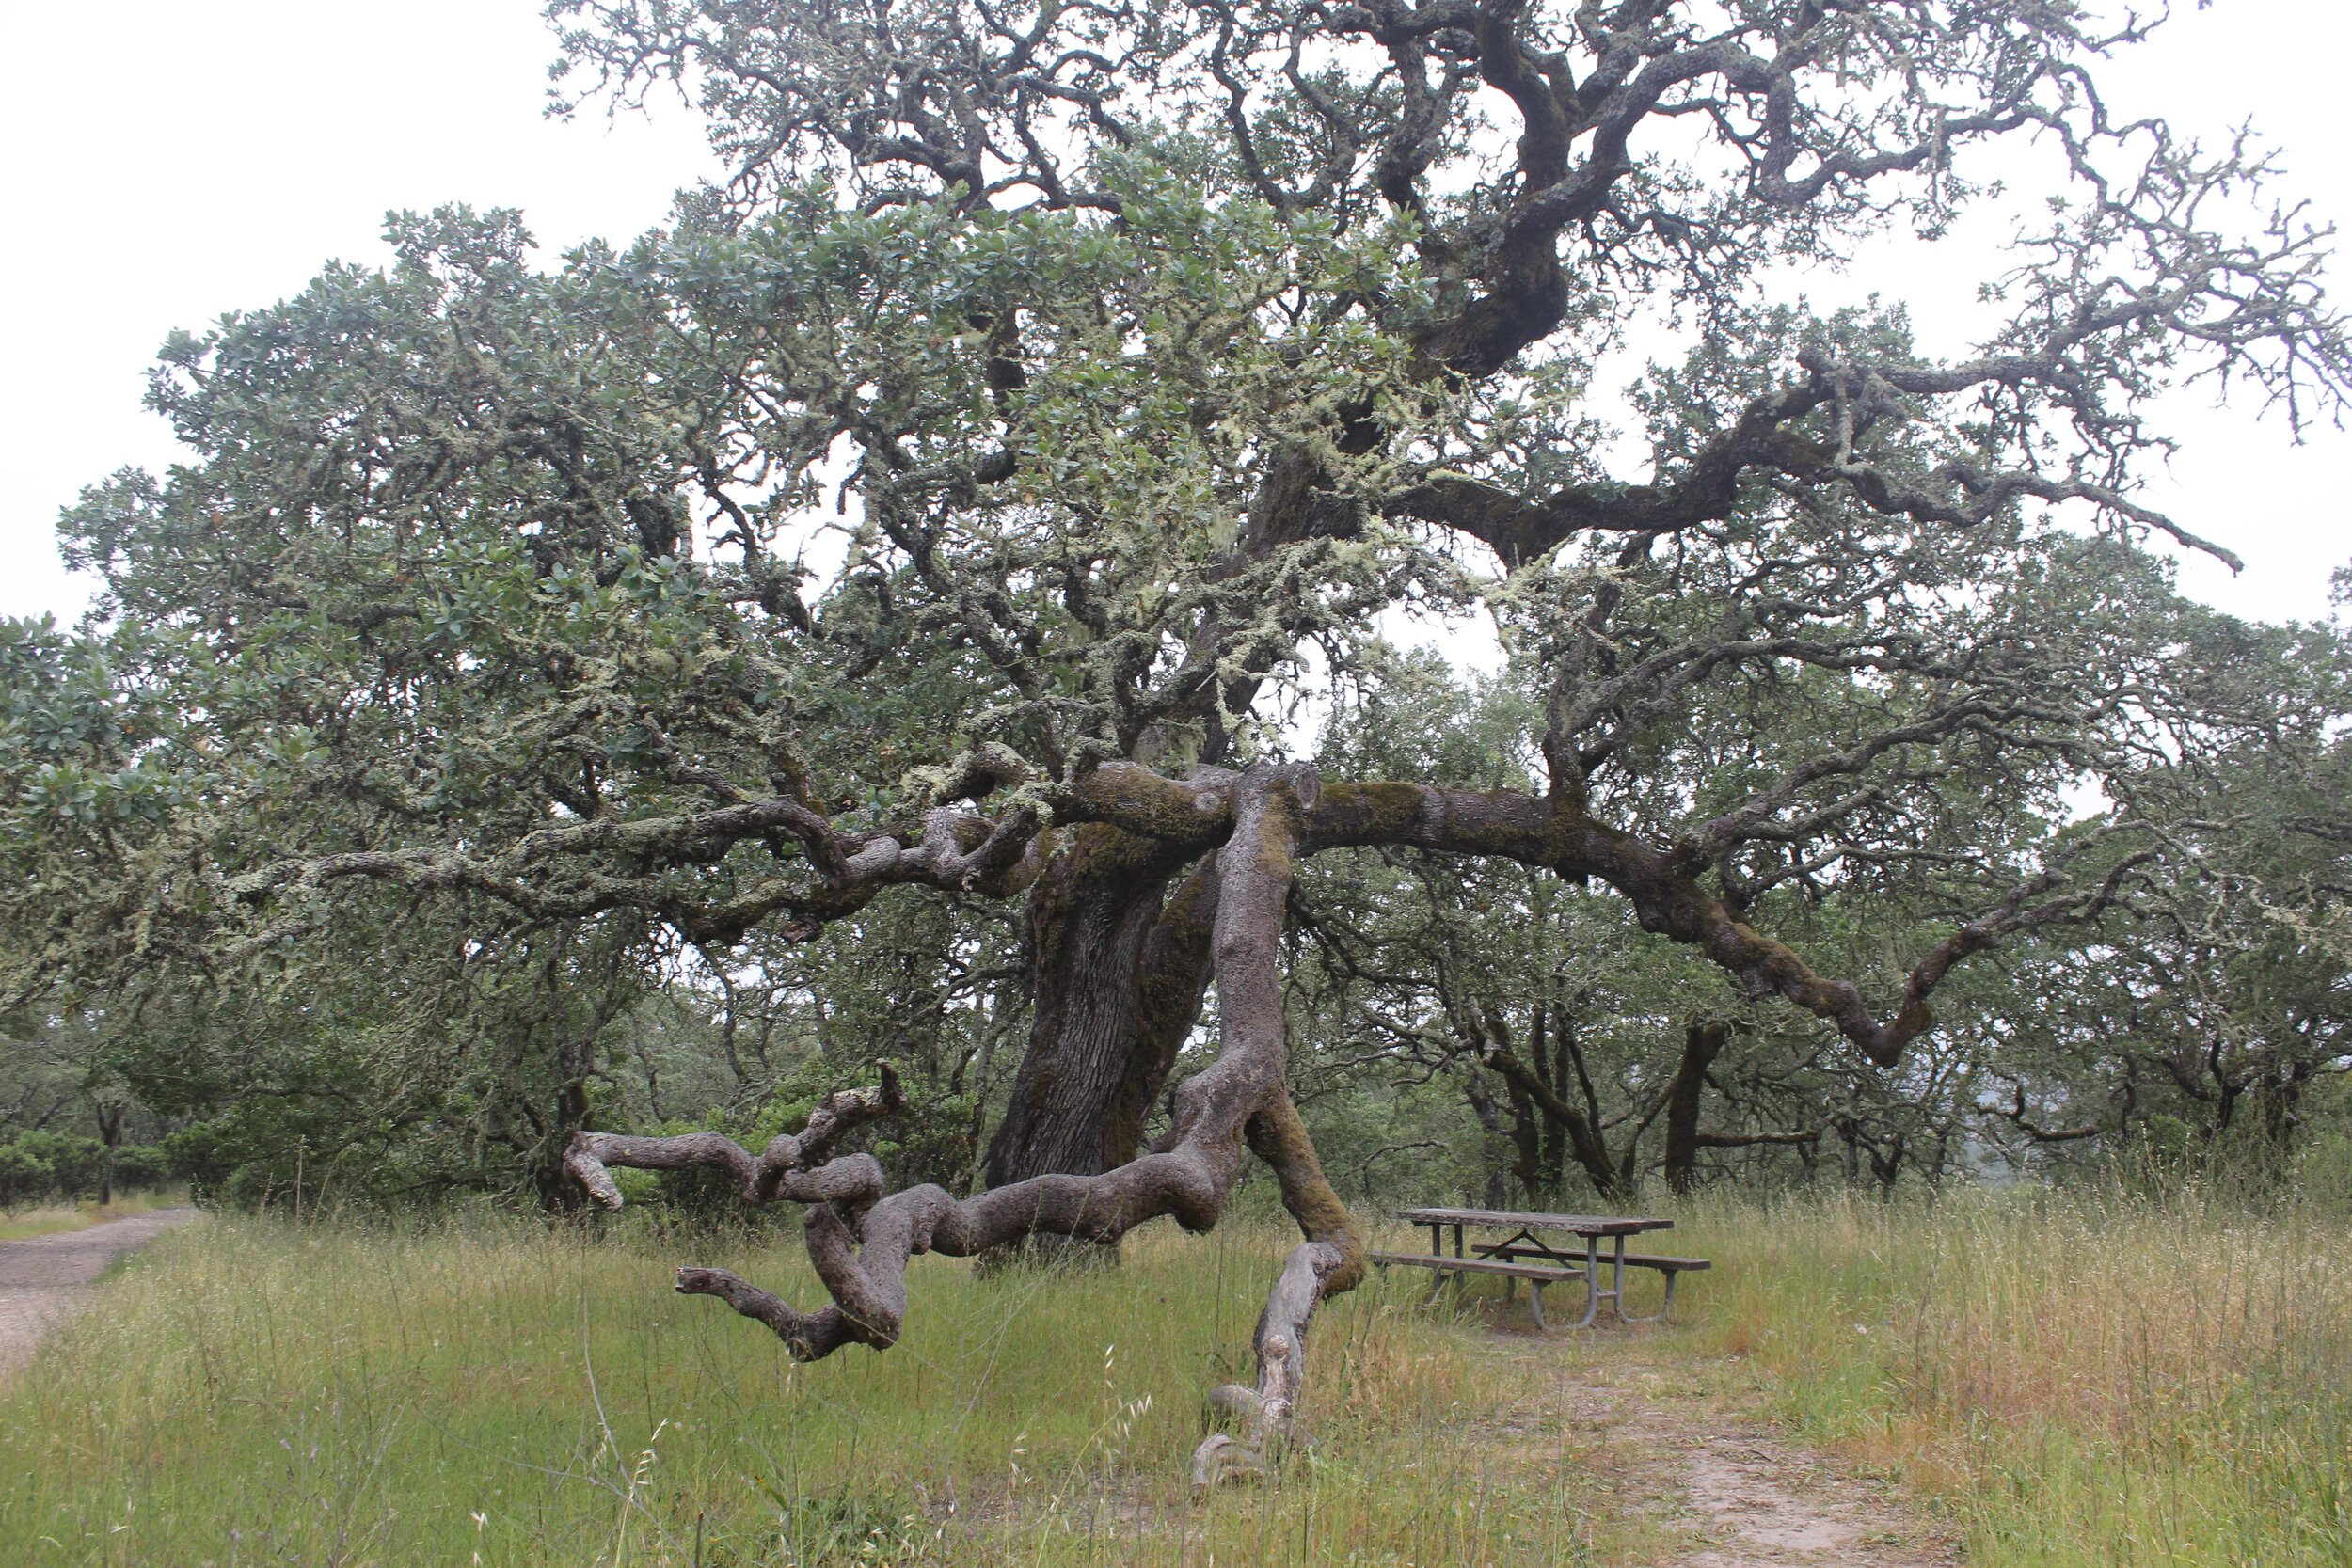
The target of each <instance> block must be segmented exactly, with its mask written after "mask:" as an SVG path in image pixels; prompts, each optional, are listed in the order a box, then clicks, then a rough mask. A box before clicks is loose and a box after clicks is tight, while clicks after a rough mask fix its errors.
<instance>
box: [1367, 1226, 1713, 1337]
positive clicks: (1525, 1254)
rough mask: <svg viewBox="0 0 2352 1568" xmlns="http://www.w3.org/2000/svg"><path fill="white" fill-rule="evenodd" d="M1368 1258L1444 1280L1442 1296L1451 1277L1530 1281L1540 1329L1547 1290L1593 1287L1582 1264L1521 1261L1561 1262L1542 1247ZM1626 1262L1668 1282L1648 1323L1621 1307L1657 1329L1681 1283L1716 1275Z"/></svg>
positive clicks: (1678, 1263)
mask: <svg viewBox="0 0 2352 1568" xmlns="http://www.w3.org/2000/svg"><path fill="white" fill-rule="evenodd" d="M1364 1256H1365V1258H1366V1259H1367V1260H1369V1261H1371V1262H1373V1263H1376V1264H1380V1265H1383V1266H1391V1265H1398V1266H1403V1267H1406V1268H1415V1269H1428V1270H1431V1271H1433V1272H1434V1273H1436V1275H1438V1291H1442V1290H1444V1289H1445V1286H1446V1277H1445V1276H1446V1275H1456V1276H1460V1275H1473V1274H1486V1275H1499V1276H1501V1277H1502V1279H1503V1280H1505V1281H1506V1282H1516V1281H1518V1280H1521V1279H1524V1280H1526V1281H1527V1282H1528V1290H1527V1309H1528V1311H1529V1312H1530V1313H1531V1314H1532V1315H1533V1316H1534V1319H1535V1326H1536V1327H1537V1328H1540V1329H1549V1327H1550V1325H1549V1324H1548V1323H1545V1322H1544V1287H1545V1286H1547V1285H1561V1284H1565V1283H1566V1282H1567V1281H1569V1280H1572V1279H1573V1280H1579V1281H1582V1282H1583V1283H1584V1284H1585V1286H1586V1289H1587V1290H1588V1291H1589V1290H1590V1288H1591V1284H1592V1282H1591V1281H1589V1280H1586V1279H1585V1278H1584V1265H1583V1264H1582V1263H1581V1262H1580V1263H1576V1264H1574V1265H1568V1266H1563V1265H1561V1264H1559V1263H1549V1264H1544V1263H1523V1262H1520V1261H1519V1259H1522V1258H1557V1257H1558V1256H1559V1254H1557V1253H1550V1252H1546V1251H1544V1250H1543V1249H1542V1248H1540V1247H1527V1246H1501V1247H1496V1248H1494V1249H1492V1250H1491V1251H1488V1252H1486V1253H1484V1254H1482V1255H1481V1256H1479V1257H1476V1258H1447V1257H1444V1256H1442V1255H1441V1254H1438V1253H1427V1252H1368V1253H1366V1254H1365V1255H1364ZM1617 1261H1619V1259H1617V1258H1616V1257H1615V1256H1613V1255H1604V1256H1603V1257H1602V1258H1601V1259H1600V1263H1601V1266H1602V1267H1603V1268H1607V1267H1608V1266H1610V1265H1611V1264H1613V1263H1615V1262H1617ZM1623 1261H1624V1263H1625V1266H1626V1267H1627V1268H1629V1269H1655V1270H1656V1271H1657V1272H1658V1273H1660V1274H1661V1275H1665V1276H1666V1299H1665V1300H1664V1301H1663V1302H1661V1304H1660V1305H1659V1307H1658V1310H1657V1311H1655V1312H1652V1313H1650V1314H1649V1315H1647V1316H1646V1317H1640V1318H1636V1317H1632V1316H1629V1315H1628V1314H1627V1312H1626V1310H1625V1303H1624V1302H1623V1301H1622V1300H1620V1301H1619V1302H1618V1303H1617V1317H1618V1319H1619V1321H1621V1322H1624V1323H1656V1322H1657V1321H1658V1320H1659V1319H1661V1318H1663V1317H1664V1316H1665V1315H1666V1314H1667V1313H1668V1312H1671V1311H1673V1310H1674V1304H1675V1281H1676V1280H1677V1279H1679V1278H1680V1277H1681V1276H1682V1275H1685V1274H1696V1273H1698V1272H1699V1271H1700V1270H1702V1269H1711V1268H1713V1267H1714V1266H1715V1265H1714V1264H1713V1263H1711V1262H1709V1261H1708V1259H1704V1258H1667V1257H1664V1256H1661V1255H1659V1254H1654V1253H1640V1252H1629V1253H1627V1254H1626V1255H1625V1257H1624V1259H1623ZM1430 1300H1431V1301H1433V1302H1434V1301H1436V1300H1437V1291H1432V1292H1431V1293H1430ZM1590 1316H1591V1315H1590V1313H1589V1312H1588V1313H1587V1314H1586V1317H1587V1321H1590Z"/></svg>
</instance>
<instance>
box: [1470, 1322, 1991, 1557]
mask: <svg viewBox="0 0 2352 1568" xmlns="http://www.w3.org/2000/svg"><path fill="white" fill-rule="evenodd" d="M1495 1339H1496V1341H1497V1343H1498V1344H1499V1345H1500V1346H1501V1347H1502V1348H1503V1351H1504V1354H1509V1355H1511V1356H1512V1357H1513V1358H1514V1359H1515V1360H1519V1361H1522V1362H1524V1363H1525V1365H1526V1366H1527V1368H1528V1370H1529V1374H1530V1375H1529V1379H1528V1383H1527V1385H1526V1386H1527V1387H1528V1390H1529V1396H1530V1400H1531V1403H1532V1405H1533V1407H1534V1408H1530V1409H1525V1410H1522V1411H1521V1412H1519V1413H1518V1421H1517V1422H1516V1423H1515V1424H1521V1425H1522V1427H1523V1424H1524V1423H1525V1422H1526V1421H1527V1420H1528V1419H1529V1418H1530V1417H1534V1418H1536V1419H1539V1420H1545V1421H1556V1422H1558V1423H1560V1425H1561V1426H1562V1427H1564V1428H1565V1430H1566V1432H1567V1433H1568V1434H1569V1435H1571V1436H1573V1437H1577V1438H1581V1439H1584V1440H1586V1442H1588V1443H1589V1444H1590V1449H1588V1451H1589V1452H1591V1453H1593V1454H1594V1455H1595V1456H1596V1457H1597V1458H1601V1459H1602V1460H1603V1462H1604V1463H1605V1464H1606V1465H1607V1468H1608V1471H1609V1474H1610V1480H1611V1482H1612V1484H1613V1486H1615V1487H1617V1488H1619V1489H1620V1495H1621V1496H1623V1497H1626V1498H1627V1500H1628V1501H1629V1502H1631V1503H1633V1504H1634V1506H1635V1507H1636V1508H1637V1509H1638V1510H1639V1512H1641V1513H1644V1514H1646V1515H1647V1516H1648V1517H1649V1518H1650V1519H1651V1520H1653V1521H1654V1522H1655V1523H1656V1524H1657V1525H1658V1526H1659V1527H1660V1529H1659V1531H1658V1535H1659V1537H1660V1538H1661V1539H1663V1540H1665V1541H1668V1542H1671V1543H1672V1545H1670V1546H1669V1547H1667V1548H1666V1551H1665V1555H1663V1556H1661V1557H1658V1558H1655V1559H1652V1560H1654V1561H1656V1562H1658V1563H1661V1564H1666V1563H1671V1564H1673V1565H1674V1568H1815V1565H1819V1568H1831V1565H1836V1568H1851V1565H1856V1564H1867V1565H1868V1568H1955V1565H1956V1564H1957V1563H1958V1562H1959V1560H1960V1559H1959V1557H1958V1555H1957V1553H1956V1551H1955V1550H1954V1548H1953V1546H1952V1544H1951V1543H1950V1542H1949V1541H1948V1540H1947V1539H1946V1537H1945V1536H1944V1534H1943V1533H1942V1532H1941V1531H1939V1530H1938V1529H1936V1528H1934V1527H1933V1525H1932V1524H1931V1523H1930V1522H1929V1521H1927V1520H1926V1519H1924V1518H1922V1517H1920V1516H1919V1515H1918V1514H1916V1513H1912V1512H1910V1511H1908V1510H1906V1509H1904V1508H1903V1507H1902V1506H1901V1505H1900V1504H1899V1503H1898V1502H1897V1501H1896V1500H1895V1499H1894V1498H1892V1497H1890V1496H1889V1495H1888V1494H1887V1491H1886V1489H1885V1488H1884V1487H1883V1486H1881V1485H1879V1484H1878V1483H1876V1482H1873V1481H1868V1480H1867V1479H1865V1478H1863V1477H1860V1476H1856V1475H1854V1474H1853V1473H1851V1471H1849V1470H1847V1469H1844V1468H1843V1467H1841V1466H1839V1465H1836V1464H1835V1463H1833V1462H1832V1461H1830V1460H1829V1459H1828V1458H1827V1457H1825V1456H1824V1455H1821V1454H1820V1453H1817V1452H1815V1451H1813V1450H1811V1449H1807V1448H1805V1447H1804V1445H1802V1444H1800V1443H1795V1442H1792V1441H1790V1440H1789V1439H1788V1438H1786V1437H1784V1436H1782V1435H1780V1434H1779V1433H1775V1432H1774V1431H1773V1429H1772V1425H1771V1423H1769V1422H1767V1421H1765V1420H1764V1419H1763V1418H1761V1417H1760V1416H1758V1415H1757V1414H1756V1410H1755V1408H1754V1404H1755V1401H1754V1397H1753V1395H1752V1394H1750V1393H1748V1392H1746V1389H1747V1387H1748V1384H1747V1379H1746V1374H1745V1372H1744V1370H1743V1369H1742V1368H1741V1367H1740V1365H1739V1364H1738V1363H1736V1362H1726V1361H1708V1360H1704V1359H1698V1358H1693V1357H1690V1356H1687V1355H1685V1354H1679V1352H1678V1347H1677V1346H1676V1345H1675V1343H1674V1338H1673V1331H1671V1330H1668V1331H1666V1332H1665V1334H1664V1335H1662V1336H1661V1335H1658V1334H1656V1333H1655V1332H1654V1331H1652V1332H1645V1331H1640V1330H1634V1331H1625V1332H1609V1331H1605V1330H1604V1331H1603V1332H1601V1333H1600V1334H1598V1335H1597V1336H1594V1337H1593V1338H1588V1339H1585V1340H1583V1341H1582V1342H1581V1344H1574V1345H1568V1344H1563V1343H1562V1342H1561V1338H1556V1337H1548V1338H1540V1339H1539V1338H1536V1337H1534V1336H1533V1335H1529V1334H1523V1333H1512V1332H1502V1333H1498V1334H1497V1335H1496V1336H1495Z"/></svg>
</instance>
